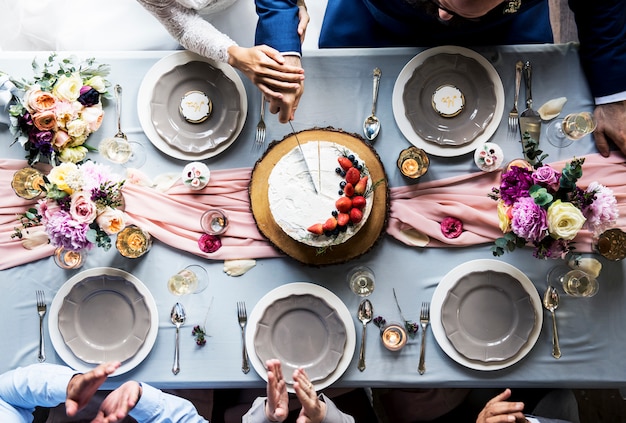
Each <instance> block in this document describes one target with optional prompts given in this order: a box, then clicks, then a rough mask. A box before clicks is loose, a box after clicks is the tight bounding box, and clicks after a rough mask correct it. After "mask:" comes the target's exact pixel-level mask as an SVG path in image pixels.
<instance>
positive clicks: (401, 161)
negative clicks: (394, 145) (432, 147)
mask: <svg viewBox="0 0 626 423" xmlns="http://www.w3.org/2000/svg"><path fill="white" fill-rule="evenodd" d="M429 164H430V160H429V159H428V156H427V155H426V153H425V152H424V150H422V149H420V148H417V147H409V148H405V149H404V150H402V151H401V152H400V155H399V156H398V161H397V165H398V168H399V169H400V172H402V174H403V175H404V176H406V177H408V178H412V179H416V178H419V177H420V176H422V175H423V174H425V173H426V171H428V166H429Z"/></svg>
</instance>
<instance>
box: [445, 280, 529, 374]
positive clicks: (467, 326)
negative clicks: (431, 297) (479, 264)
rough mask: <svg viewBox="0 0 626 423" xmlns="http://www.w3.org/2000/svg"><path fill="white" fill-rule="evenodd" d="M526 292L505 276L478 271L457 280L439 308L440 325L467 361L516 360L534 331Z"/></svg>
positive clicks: (516, 281)
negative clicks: (514, 358) (513, 358)
mask: <svg viewBox="0 0 626 423" xmlns="http://www.w3.org/2000/svg"><path fill="white" fill-rule="evenodd" d="M535 319H536V316H535V309H534V307H533V304H532V302H531V298H530V295H529V293H528V292H527V290H526V289H525V288H524V287H523V286H522V284H521V283H520V281H518V280H517V279H516V278H515V277H513V276H512V275H510V274H508V273H504V272H497V271H491V270H487V271H477V272H471V273H468V274H466V275H464V276H462V277H461V278H459V279H458V281H457V282H456V284H455V285H454V286H453V287H452V288H451V289H450V290H449V291H448V293H447V295H446V298H445V300H444V302H443V304H442V308H441V322H442V324H443V328H444V331H445V334H446V336H447V338H448V339H449V340H450V342H451V343H452V345H453V346H454V348H455V349H456V350H457V351H458V352H459V353H460V354H462V355H463V356H465V357H466V358H468V359H470V360H478V361H481V362H499V361H505V360H508V359H511V358H512V357H515V356H516V355H517V354H518V353H519V352H520V350H521V349H522V347H524V346H525V345H526V343H527V342H528V340H529V336H530V334H531V331H532V330H533V328H534V327H535Z"/></svg>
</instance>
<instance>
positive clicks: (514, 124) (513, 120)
mask: <svg viewBox="0 0 626 423" xmlns="http://www.w3.org/2000/svg"><path fill="white" fill-rule="evenodd" d="M523 66H524V64H523V63H522V61H521V60H520V61H518V62H517V63H516V64H515V96H514V98H513V108H512V109H511V111H510V112H509V138H514V137H515V136H516V135H517V132H518V127H519V112H518V110H517V101H518V99H519V87H520V84H521V81H522V67H523Z"/></svg>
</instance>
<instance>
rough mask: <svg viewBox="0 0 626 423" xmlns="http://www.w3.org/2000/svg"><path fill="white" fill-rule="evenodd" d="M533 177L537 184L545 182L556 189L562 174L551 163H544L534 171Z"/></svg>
mask: <svg viewBox="0 0 626 423" xmlns="http://www.w3.org/2000/svg"><path fill="white" fill-rule="evenodd" d="M531 178H532V179H533V181H534V182H535V183H536V184H544V185H547V186H549V187H554V188H555V189H556V188H558V185H559V179H560V178H561V174H560V173H559V172H557V171H556V170H554V169H553V168H551V167H550V166H549V165H543V166H541V167H540V168H538V169H537V170H535V171H534V172H533V173H532V175H531Z"/></svg>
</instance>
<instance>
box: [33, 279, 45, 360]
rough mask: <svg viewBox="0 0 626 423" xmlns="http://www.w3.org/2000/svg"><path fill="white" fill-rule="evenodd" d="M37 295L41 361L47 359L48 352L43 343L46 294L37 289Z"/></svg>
mask: <svg viewBox="0 0 626 423" xmlns="http://www.w3.org/2000/svg"><path fill="white" fill-rule="evenodd" d="M35 295H36V296H37V314H39V354H38V355H37V358H38V359H39V361H40V362H41V361H46V353H45V352H44V345H43V316H45V315H46V309H47V306H46V296H45V295H44V293H43V291H42V290H39V289H38V290H37V291H36V292H35Z"/></svg>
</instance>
